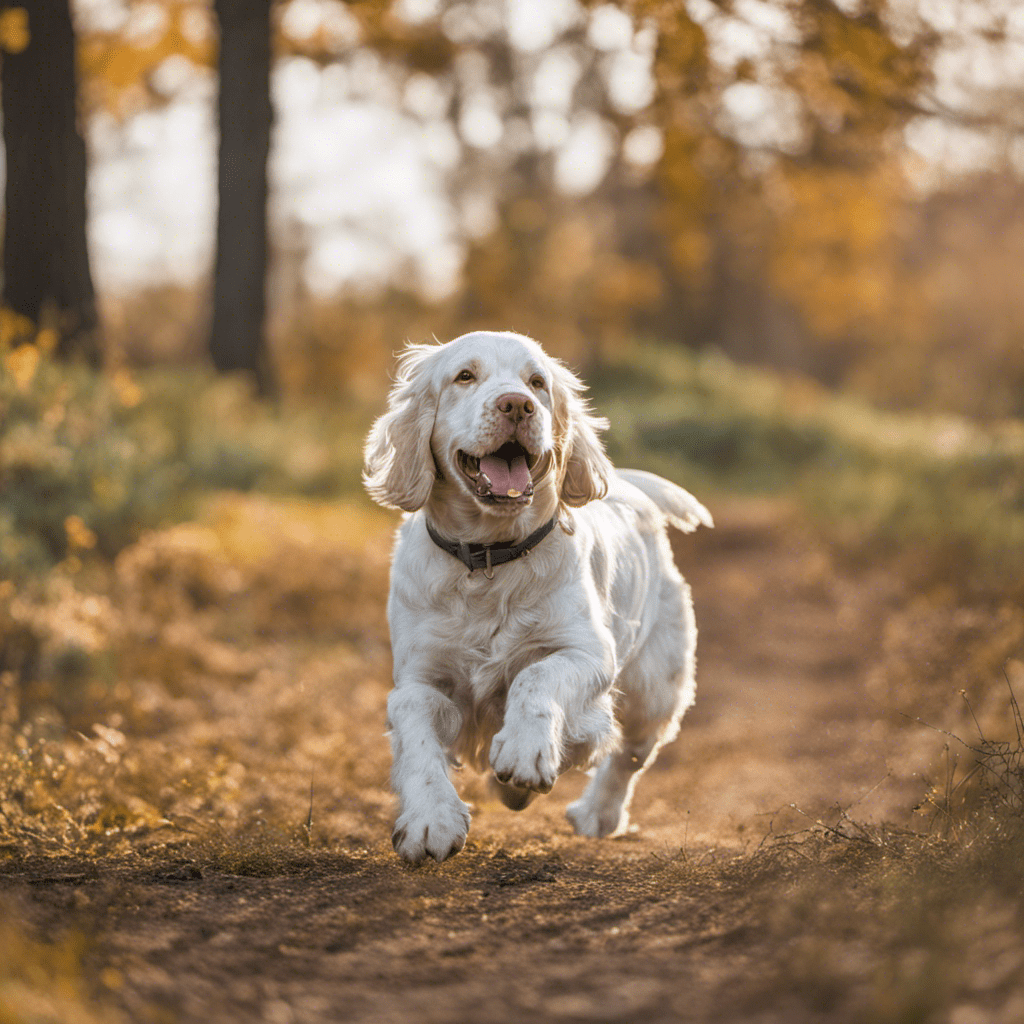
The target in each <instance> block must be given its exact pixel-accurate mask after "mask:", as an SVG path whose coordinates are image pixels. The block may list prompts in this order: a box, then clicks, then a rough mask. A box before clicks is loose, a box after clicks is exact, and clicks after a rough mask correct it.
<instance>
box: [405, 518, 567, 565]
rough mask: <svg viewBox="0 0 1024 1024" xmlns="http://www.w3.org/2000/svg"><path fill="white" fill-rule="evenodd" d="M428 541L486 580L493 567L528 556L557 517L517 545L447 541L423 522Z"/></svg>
mask: <svg viewBox="0 0 1024 1024" xmlns="http://www.w3.org/2000/svg"><path fill="white" fill-rule="evenodd" d="M425 522H426V524H427V533H428V534H430V539H431V540H432V541H433V542H434V543H435V544H436V545H437V546H438V547H439V548H441V550H442V551H447V552H448V554H449V555H454V556H455V557H456V558H457V559H458V560H459V561H460V562H461V563H462V564H463V565H464V566H465V567H466V568H467V569H468V570H469V571H470V572H472V571H473V570H474V569H483V570H484V575H485V576H486V577H487V578H488V579H493V578H494V566H496V565H503V564H504V563H505V562H514V561H515V560H516V559H517V558H519V557H520V556H522V555H528V554H529V553H530V552H531V551H532V550H533V549H534V548H535V547H536V546H537V545H538V544H539V543H540V542H541V541H542V540H543V539H544V538H545V537H546V536H547V535H548V534H549V533H550V532H551V531H552V530H553V529H554V528H555V524H556V523H557V522H558V516H552V518H551V519H549V520H548V521H547V522H546V523H545V524H544V525H543V526H542V527H540V529H538V530H534V531H533V533H531V534H530V536H529V537H527V538H526V539H525V540H521V541H520V542H519V543H518V544H503V543H501V542H498V543H497V544H467V543H466V542H465V541H455V540H447V539H445V538H444V537H442V536H441V534H439V533H438V532H437V530H435V529H434V528H433V526H431V525H430V520H429V519H427V520H425Z"/></svg>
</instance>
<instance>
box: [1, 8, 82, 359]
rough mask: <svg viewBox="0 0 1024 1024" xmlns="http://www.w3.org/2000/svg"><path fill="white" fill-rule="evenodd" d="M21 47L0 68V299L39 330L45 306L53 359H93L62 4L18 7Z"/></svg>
mask: <svg viewBox="0 0 1024 1024" xmlns="http://www.w3.org/2000/svg"><path fill="white" fill-rule="evenodd" d="M19 6H21V7H23V8H24V9H25V11H26V13H27V14H28V31H29V40H28V45H27V46H26V47H25V49H23V50H22V51H21V52H7V53H5V54H4V55H3V59H2V61H0V92H2V104H3V121H4V126H3V130H4V143H5V145H6V149H7V186H6V193H5V201H6V217H5V220H4V256H3V270H4V281H3V301H4V304H5V305H7V306H8V307H10V308H11V309H13V310H14V311H15V312H17V313H21V314H22V315H23V316H27V317H29V318H31V319H32V320H33V321H35V322H36V323H38V322H39V319H40V315H41V314H42V313H43V310H44V308H45V307H46V306H47V305H48V304H50V303H52V305H53V306H54V307H55V310H56V313H57V315H58V323H57V326H58V328H59V333H60V341H59V343H58V349H57V352H58V354H59V355H61V356H64V357H67V356H69V355H72V354H76V355H84V356H85V358H86V360H87V361H88V362H89V363H91V364H92V365H98V364H99V363H100V361H101V353H100V349H99V338H98V336H97V331H96V324H97V319H96V294H95V291H94V290H93V283H92V274H91V272H90V269H89V253H88V249H87V247H86V236H85V219H86V218H85V178H86V159H85V141H84V139H83V138H82V134H81V132H80V131H79V126H78V107H77V92H76V83H75V38H74V31H73V29H72V25H71V12H70V9H69V5H68V0H20V4H19Z"/></svg>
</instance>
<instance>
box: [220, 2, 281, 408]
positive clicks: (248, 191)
mask: <svg viewBox="0 0 1024 1024" xmlns="http://www.w3.org/2000/svg"><path fill="white" fill-rule="evenodd" d="M272 4H273V0H215V3H214V10H215V11H216V13H217V18H218V21H219V23H220V50H219V55H218V58H217V70H218V76H219V90H220V91H219V99H218V104H217V112H218V119H219V125H220V148H219V151H218V171H217V195H218V207H217V255H216V262H215V266H214V278H213V317H212V322H211V326H210V355H211V357H212V358H213V363H214V365H215V366H216V367H217V369H218V370H222V371H233V370H247V371H249V372H250V373H252V374H253V375H254V377H255V379H256V384H257V387H258V389H259V391H260V393H261V394H263V395H268V394H270V393H272V392H273V391H274V388H275V383H274V376H273V371H272V369H271V366H270V360H269V355H268V351H267V340H266V295H265V287H266V285H265V282H266V273H267V157H268V155H269V153H270V127H271V123H272V120H273V111H272V108H271V102H270V51H271V21H270V13H271V7H272Z"/></svg>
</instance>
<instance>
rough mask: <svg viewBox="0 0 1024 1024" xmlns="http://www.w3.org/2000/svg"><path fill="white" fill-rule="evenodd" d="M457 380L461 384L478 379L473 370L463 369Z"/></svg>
mask: <svg viewBox="0 0 1024 1024" xmlns="http://www.w3.org/2000/svg"><path fill="white" fill-rule="evenodd" d="M455 380H456V381H457V382H458V383H460V384H469V383H470V382H471V381H474V380H476V375H475V374H474V373H473V371H472V370H462V371H460V372H459V375H458V376H457V377H456V378H455Z"/></svg>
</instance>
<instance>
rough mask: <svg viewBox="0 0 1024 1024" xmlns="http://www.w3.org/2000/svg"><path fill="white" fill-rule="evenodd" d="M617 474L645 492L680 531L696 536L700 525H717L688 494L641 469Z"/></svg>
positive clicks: (625, 470)
mask: <svg viewBox="0 0 1024 1024" xmlns="http://www.w3.org/2000/svg"><path fill="white" fill-rule="evenodd" d="M618 474H619V476H620V477H622V479H623V480H625V481H626V482H627V483H630V484H632V485H633V486H634V487H636V488H638V489H639V490H641V491H643V492H644V494H646V495H647V497H648V498H650V499H651V501H653V502H654V504H655V505H657V506H658V508H660V509H661V511H662V512H664V513H665V518H666V519H667V520H668V521H669V522H670V523H671V524H672V525H673V526H674V527H675V528H676V529H677V530H682V531H683V533H693V531H694V530H696V529H697V527H698V526H708V527H712V526H714V525H715V523H714V520H713V519H712V518H711V513H710V512H709V511H708V510H707V509H706V508H705V507H704V506H703V505H702V504H701V503H700V502H699V501H698V500H697V499H696V498H695V497H694V496H693V495H692V494H691V493H690V492H689V491H684V490H683V488H682V487H678V486H677V485H676V484H674V483H671V482H670V481H668V480H666V479H664V478H663V477H660V476H655V475H654V474H653V473H645V472H644V471H643V470H642V469H620V470H618Z"/></svg>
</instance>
